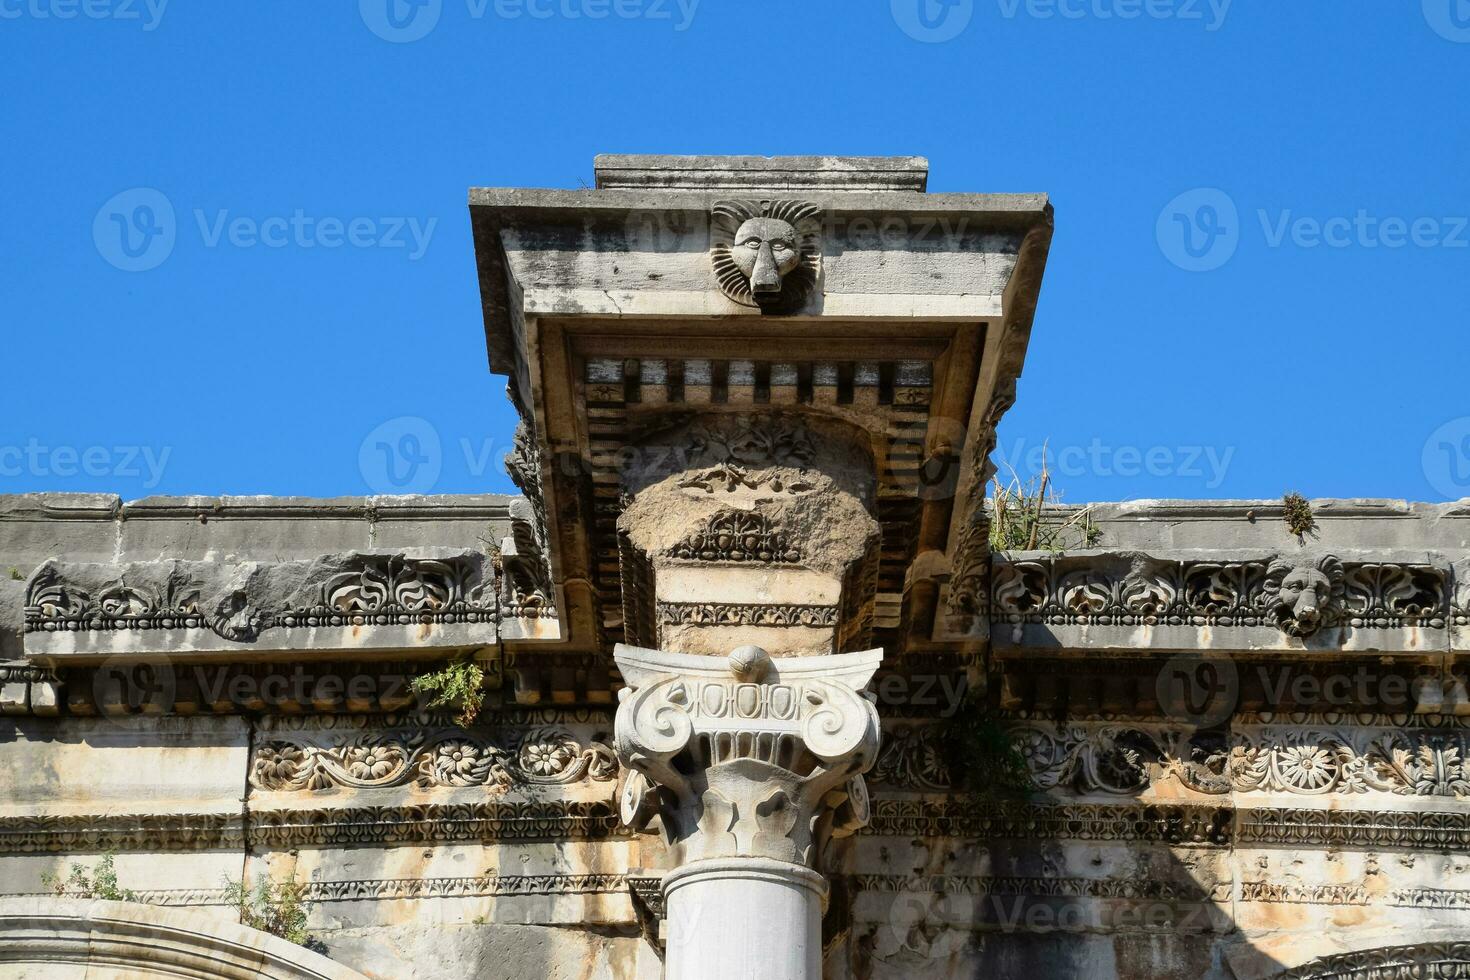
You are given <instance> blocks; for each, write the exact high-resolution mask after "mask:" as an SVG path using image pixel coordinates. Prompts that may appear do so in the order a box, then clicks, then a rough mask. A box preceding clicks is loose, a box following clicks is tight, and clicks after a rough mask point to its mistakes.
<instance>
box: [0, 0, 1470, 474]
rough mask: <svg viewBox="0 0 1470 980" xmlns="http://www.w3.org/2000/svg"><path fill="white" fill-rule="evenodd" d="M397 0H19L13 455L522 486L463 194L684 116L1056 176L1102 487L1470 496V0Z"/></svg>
mask: <svg viewBox="0 0 1470 980" xmlns="http://www.w3.org/2000/svg"><path fill="white" fill-rule="evenodd" d="M388 2H389V0H361V3H358V2H354V0H336V2H333V3H330V4H306V3H302V2H300V0H251V2H249V3H239V4H219V3H202V2H198V0H192V2H185V0H172V2H169V3H167V4H166V5H163V6H160V4H161V0H151V5H150V0H0V81H3V84H4V88H5V91H6V96H5V99H4V109H3V115H0V127H3V130H0V131H3V135H4V144H5V146H6V148H7V149H6V151H5V152H4V153H3V154H0V181H3V183H0V187H3V190H0V201H3V218H4V220H3V221H0V258H3V261H4V268H5V270H6V271H5V274H4V275H3V277H0V363H3V364H4V374H3V377H0V397H3V399H4V410H3V413H0V492H22V491H29V490H46V489H65V490H98V491H115V492H119V493H121V494H123V495H124V496H126V497H138V496H144V495H147V494H149V493H272V494H310V495H330V494H349V493H366V492H370V491H371V490H373V489H375V487H374V486H373V485H372V484H374V483H381V480H380V478H379V477H378V476H375V475H374V474H373V473H372V467H371V466H367V467H364V466H363V465H362V461H361V460H360V458H359V457H360V453H359V450H360V448H361V447H362V446H363V444H364V440H365V439H368V437H369V435H370V433H372V432H373V430H374V429H376V428H378V427H379V426H381V425H383V424H384V423H390V422H391V420H395V419H399V418H401V417H417V418H422V419H424V420H426V422H427V423H428V425H429V426H430V427H431V431H432V434H433V435H436V436H437V437H438V439H439V442H440V457H441V459H440V463H441V465H440V466H439V468H438V469H439V472H438V475H437V479H435V480H433V481H432V488H433V489H435V490H437V491H440V492H473V491H482V490H489V491H506V490H508V489H509V488H510V484H509V482H508V481H507V480H506V478H505V477H504V475H503V473H502V472H501V469H500V465H499V457H500V456H501V455H503V453H504V452H505V450H506V449H507V448H508V444H509V437H510V433H511V431H512V428H513V420H512V413H511V411H510V409H509V406H508V405H507V403H506V401H505V398H504V394H503V390H504V381H503V379H501V378H498V377H495V376H492V375H490V374H489V373H488V370H487V366H486V359H485V353H484V339H483V333H482V327H481V319H480V312H479V304H478V295H477V288H476V281H475V267H474V257H473V252H472V247H471V241H470V227H469V220H468V215H467V211H466V207H465V198H466V193H465V192H466V189H467V188H468V187H470V186H472V185H481V186H551V187H577V186H580V185H582V184H583V183H584V182H587V183H590V181H591V165H592V157H593V155H594V154H595V153H598V152H674V153H762V154H790V153H834V154H922V155H925V156H927V157H929V159H930V161H931V166H932V177H931V189H932V190H934V191H1045V192H1047V193H1049V194H1050V195H1051V196H1052V200H1053V202H1054V204H1055V206H1056V212H1057V234H1056V239H1055V242H1054V245H1053V249H1052V253H1051V261H1050V266H1049V269H1048V272H1047V279H1046V283H1045V286H1044V288H1043V292H1042V299H1041V306H1040V310H1039V314H1038V317H1037V321H1036V328H1035V332H1034V336H1033V341H1032V345H1031V352H1030V356H1029V359H1028V362H1027V368H1026V374H1025V377H1024V378H1023V380H1022V387H1021V397H1020V402H1019V404H1018V405H1017V407H1016V409H1015V410H1013V411H1012V413H1011V414H1010V416H1009V417H1008V418H1007V419H1006V421H1005V423H1004V426H1003V428H1002V431H1001V449H1002V453H1004V454H1005V455H1008V456H1011V457H1014V458H1015V460H1016V462H1017V463H1018V465H1020V466H1021V467H1022V468H1023V469H1025V468H1026V464H1027V463H1028V462H1034V455H1035V453H1034V450H1035V448H1036V447H1039V446H1040V445H1041V444H1042V443H1043V442H1044V441H1049V444H1050V447H1051V449H1052V451H1053V454H1054V458H1053V466H1054V468H1056V469H1058V470H1059V474H1058V476H1057V481H1058V483H1059V484H1060V485H1061V486H1062V487H1063V489H1064V490H1065V492H1066V496H1067V499H1069V500H1072V501H1083V500H1092V499H1096V500H1119V499H1129V498H1136V497H1158V496H1178V497H1241V496H1262V497H1270V496H1278V495H1280V494H1281V493H1282V492H1283V491H1284V490H1286V489H1291V488H1294V489H1299V490H1301V491H1302V492H1304V493H1306V494H1308V495H1310V496H1340V497H1347V496H1394V497H1408V498H1410V499H1428V500H1443V499H1447V498H1449V497H1452V496H1453V497H1459V496H1466V495H1470V383H1467V378H1470V336H1467V314H1466V311H1467V309H1470V229H1467V228H1466V227H1465V225H1466V216H1467V215H1470V193H1467V190H1470V180H1467V174H1470V158H1467V157H1470V153H1467V151H1470V126H1467V122H1470V119H1467V114H1470V112H1467V100H1466V92H1467V88H1470V85H1467V83H1470V0H1394V2H1383V0H1294V2H1290V3H1282V2H1263V0H1236V2H1234V3H1229V4H1226V3H1224V0H1213V4H1212V2H1211V0H1030V2H1029V3H1028V2H1026V0H972V2H970V0H946V2H948V3H952V4H954V5H953V6H952V7H949V6H945V5H943V4H941V2H940V0H892V3H890V0H866V2H861V3H859V2H855V0H799V2H797V0H780V2H776V0H741V2H735V0H699V2H697V3H695V2H694V0H682V5H681V2H680V0H499V2H497V0H426V2H427V3H428V6H425V7H424V8H423V9H416V8H415V7H413V6H412V5H411V4H410V2H409V0H393V3H394V4H395V9H393V10H389V9H388V8H387V3H388ZM921 2H922V3H923V4H925V7H924V9H922V10H920V9H919V6H918V5H919V4H920V3H921ZM599 14H600V15H602V16H598V15H599ZM573 15H575V16H573ZM921 15H922V16H921ZM435 17H437V20H435ZM419 33H422V34H423V36H422V37H421V38H419V39H417V40H408V38H409V37H410V36H411V35H414V34H419ZM383 35H386V36H387V37H388V38H393V39H394V40H387V39H385V37H384V36H383ZM949 35H953V37H949ZM138 189H144V193H142V194H141V195H140V194H139V192H138ZM120 194H121V195H123V196H122V197H121V198H118V197H117V195H120ZM1181 195H1183V197H1181ZM160 199H161V200H162V202H163V203H162V205H160V203H159V202H160ZM163 208H172V209H173V212H174V215H175V217H174V220H173V221H172V222H168V221H167V216H166V215H164V214H162V213H161V211H162V209H163ZM1232 211H1233V212H1234V213H1233V214H1232V213H1231V212H1232ZM298 212H299V213H300V215H301V219H302V220H299V221H296V222H295V225H296V226H297V227H293V220H292V219H293V218H294V217H295V216H296V215H297V214H298ZM115 216H116V217H115ZM239 218H244V219H247V220H246V221H245V222H240V223H236V224H235V227H234V230H233V231H232V228H231V223H235V221H236V219H239ZM272 219H274V220H272ZM333 220H335V221H337V222H340V225H338V226H337V227H334V226H333ZM354 220H355V221H356V224H355V225H353V224H352V222H354ZM119 221H120V222H122V225H121V226H118V225H117V224H116V222H119ZM303 222H305V223H303ZM1395 222H1400V223H1401V225H1399V224H1396V223H1395ZM165 224H166V225H167V229H166V228H165ZM395 228H396V230H395ZM1314 228H1315V233H1314ZM414 229H417V232H418V237H417V238H416V237H415V235H414V233H413V230H414ZM166 230H171V233H172V236H173V238H172V241H171V242H170V241H169V239H168V236H167V235H163V236H160V235H158V234H157V232H160V231H166ZM123 231H126V232H127V233H128V236H129V237H128V239H126V241H129V242H131V245H130V246H128V248H129V249H130V250H131V252H132V253H133V254H129V252H128V251H127V250H124V248H123V243H124V241H125V239H124V238H123V237H122V232H123ZM1186 233H1187V234H1188V236H1189V237H1188V239H1186V238H1185V237H1184V236H1185V235H1186ZM257 235H258V236H264V237H265V238H268V239H269V240H270V241H271V242H273V243H275V244H272V245H268V244H263V243H262V242H261V241H260V240H259V239H258V238H257V237H255V236H257ZM350 238H355V242H354V241H350V240H349V239H350ZM1395 242H1397V243H1399V244H1398V247H1393V244H1392V243H1395ZM170 245H171V250H169V246H170ZM277 246H279V247H277ZM160 255H163V256H166V257H163V258H162V260H161V262H159V263H158V264H157V265H156V267H154V268H151V269H148V270H147V271H125V270H126V269H127V268H128V267H129V266H138V265H147V264H150V263H152V262H153V260H154V259H157V258H159V257H160ZM1201 268H1203V269H1205V271H1191V270H1192V269H1201ZM403 425H404V423H392V424H390V426H389V431H390V434H392V433H395V432H398V430H400V429H401V428H402V426H403ZM399 434H401V433H399ZM422 445H423V444H422V443H421V446H422ZM430 448H431V447H424V448H423V451H424V452H425V453H427V452H428V451H429V449H430ZM369 455H370V454H369ZM1028 456H1031V457H1033V458H1032V459H1030V460H1028V459H1027V457H1028ZM376 489H381V487H376Z"/></svg>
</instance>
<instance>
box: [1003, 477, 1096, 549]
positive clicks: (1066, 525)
mask: <svg viewBox="0 0 1470 980" xmlns="http://www.w3.org/2000/svg"><path fill="white" fill-rule="evenodd" d="M1061 503H1062V497H1061V494H1059V493H1057V491H1056V489H1055V487H1053V486H1052V482H1051V472H1050V470H1049V469H1048V468H1047V467H1046V466H1045V465H1043V466H1042V470H1041V475H1040V476H1039V477H1036V478H1035V479H1033V480H1031V481H1029V482H1027V481H1024V480H1022V479H1021V476H1020V474H1018V473H1017V472H1016V471H1015V469H1014V468H1012V469H1011V479H1010V482H1009V483H1008V484H1002V483H1001V482H1000V478H999V477H996V478H995V481H994V491H993V492H992V494H991V497H990V547H991V548H992V549H993V550H995V551H1062V550H1063V549H1065V548H1067V547H1068V546H1069V545H1070V546H1073V547H1083V548H1091V547H1092V546H1093V545H1095V544H1097V542H1098V540H1099V539H1100V538H1101V537H1102V530H1101V529H1100V528H1099V527H1098V526H1097V523H1096V521H1095V520H1094V515H1093V511H1092V507H1091V505H1089V506H1087V507H1082V508H1080V509H1078V510H1077V511H1076V512H1074V513H1073V514H1071V515H1070V516H1066V515H1065V512H1064V511H1061V510H1060V509H1059V508H1060V506H1061Z"/></svg>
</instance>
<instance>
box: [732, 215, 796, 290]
mask: <svg viewBox="0 0 1470 980" xmlns="http://www.w3.org/2000/svg"><path fill="white" fill-rule="evenodd" d="M730 258H732V259H734V260H735V265H736V266H737V267H739V269H740V271H741V273H743V274H744V275H745V278H747V279H749V280H750V291H751V292H753V293H756V294H761V293H779V292H780V291H781V280H782V279H784V278H785V277H786V274H787V273H789V272H791V271H792V270H793V269H795V268H796V267H797V266H798V265H799V264H800V263H801V250H800V248H799V247H798V244H797V240H796V229H795V228H794V227H793V226H792V225H791V224H790V222H786V221H782V220H781V219H779V218H751V219H750V220H749V221H747V222H745V224H743V225H741V226H740V229H739V230H738V231H736V232H735V242H734V244H733V245H732V246H731V248H730Z"/></svg>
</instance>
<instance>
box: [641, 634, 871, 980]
mask: <svg viewBox="0 0 1470 980" xmlns="http://www.w3.org/2000/svg"><path fill="white" fill-rule="evenodd" d="M616 657H617V662H618V666H619V668H621V670H622V672H623V678H624V680H625V681H626V682H627V684H628V687H627V688H626V689H625V690H624V691H623V692H622V694H621V696H620V697H621V704H620V705H619V707H618V716H617V725H616V748H617V752H618V756H619V758H620V759H621V760H622V762H623V764H624V766H625V767H627V769H628V776H627V777H626V780H625V782H624V785H623V789H622V793H621V799H620V807H621V812H622V817H623V820H624V821H625V822H626V823H628V824H629V825H630V826H632V827H633V828H634V829H635V830H640V831H648V832H657V833H659V834H661V835H662V837H663V839H664V843H665V844H666V846H667V847H668V851H669V854H670V856H671V859H672V866H673V867H672V870H671V871H669V873H668V874H667V875H666V876H665V878H664V904H665V910H666V912H665V934H666V937H667V940H668V952H667V958H666V973H665V976H666V977H667V980H747V978H752V977H760V978H762V980H820V978H821V976H822V910H823V906H824V904H825V900H826V895H827V883H826V881H825V880H824V879H823V878H822V876H821V875H820V874H818V873H817V872H816V871H815V870H814V868H813V865H814V864H815V862H816V860H817V858H818V856H819V855H820V853H821V851H822V848H823V845H824V844H825V842H826V841H827V840H828V839H830V838H831V837H834V836H842V835H846V834H850V833H853V832H855V831H856V830H857V829H858V828H859V827H861V826H863V824H865V823H866V822H867V816H868V813H867V811H868V802H867V791H866V788H865V787H864V785H863V777H862V774H863V773H864V772H866V771H867V770H868V769H870V768H871V767H872V765H873V763H874V762H876V761H877V754H878V747H879V738H880V735H879V727H878V713H877V710H876V709H875V708H874V706H873V702H872V700H871V698H870V697H868V696H866V695H864V694H863V691H864V689H865V688H866V687H867V685H868V682H869V681H870V680H871V679H872V676H873V673H874V672H875V671H876V670H877V669H878V664H879V662H880V661H881V660H882V651H878V650H874V651H870V652H868V653H854V654H845V655H841V656H829V657H792V658H780V659H775V660H773V659H772V658H771V657H770V656H769V655H768V654H767V653H766V652H765V651H764V650H762V649H760V648H758V647H742V648H740V649H738V650H736V651H734V652H733V653H732V654H731V655H730V656H729V658H728V659H726V658H718V657H706V656H689V655H684V654H676V653H664V652H661V651H657V650H641V649H637V648H634V647H627V646H619V647H618V649H617V652H616Z"/></svg>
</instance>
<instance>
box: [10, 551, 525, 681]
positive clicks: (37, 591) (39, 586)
mask: <svg viewBox="0 0 1470 980" xmlns="http://www.w3.org/2000/svg"><path fill="white" fill-rule="evenodd" d="M496 561H497V558H496V556H493V555H486V554H482V553H479V552H471V551H451V550H448V549H425V550H418V551H411V552H410V551H399V552H351V553H347V554H342V555H325V556H322V557H319V558H315V559H312V560H309V561H308V560H295V561H291V560H288V561H276V562H270V561H185V560H165V561H156V562H130V563H123V564H101V563H87V562H66V561H48V562H46V563H44V564H43V565H41V567H40V568H38V569H36V570H35V571H34V572H33V573H32V574H31V576H30V579H29V580H28V582H27V583H26V589H25V598H24V629H25V653H26V655H27V656H28V657H29V658H30V659H31V660H33V661H35V662H38V663H42V664H51V665H56V664H62V663H87V662H96V661H98V660H102V659H107V658H111V657H118V656H131V655H136V656H150V655H163V656H169V657H174V656H179V655H190V656H192V655H199V656H208V655H218V656H227V657H228V656H235V657H238V656H241V655H242V654H243V655H246V656H247V658H248V657H252V656H260V655H267V654H273V653H288V652H289V653H293V655H295V656H309V657H313V658H322V657H332V656H341V655H342V653H343V652H344V651H353V652H356V653H361V652H365V651H372V650H382V651H393V652H396V651H412V650H415V649H430V650H443V649H444V648H450V649H477V648H482V647H487V646H494V644H495V643H496V641H497V639H498V637H499V630H498V626H499V623H500V622H501V621H502V619H506V618H519V617H524V616H527V615H531V616H533V617H534V616H535V615H539V610H536V609H527V608H524V606H523V603H521V602H518V601H517V597H516V596H514V595H510V594H502V590H501V589H499V588H498V586H499V585H500V584H501V583H500V581H499V580H498V579H497V576H496V573H495V565H496Z"/></svg>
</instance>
